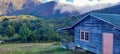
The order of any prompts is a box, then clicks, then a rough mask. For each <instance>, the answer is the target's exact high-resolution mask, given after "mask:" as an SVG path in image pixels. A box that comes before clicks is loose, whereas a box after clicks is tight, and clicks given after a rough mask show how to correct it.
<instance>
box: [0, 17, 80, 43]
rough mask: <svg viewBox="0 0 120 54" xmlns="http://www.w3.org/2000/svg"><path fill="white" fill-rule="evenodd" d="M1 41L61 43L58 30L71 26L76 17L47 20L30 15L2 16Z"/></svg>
mask: <svg viewBox="0 0 120 54" xmlns="http://www.w3.org/2000/svg"><path fill="white" fill-rule="evenodd" d="M0 18H1V21H0V40H2V41H5V42H10V43H11V42H12V43H13V42H15V43H20V42H22V43H24V42H53V41H60V39H61V37H60V35H59V32H58V29H59V28H63V27H67V26H71V25H72V24H73V23H75V22H76V21H77V19H78V18H76V17H69V18H63V19H58V20H46V19H43V18H37V17H34V16H30V15H20V16H1V17H0Z"/></svg>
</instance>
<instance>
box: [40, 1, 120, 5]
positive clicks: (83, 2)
mask: <svg viewBox="0 0 120 54" xmlns="http://www.w3.org/2000/svg"><path fill="white" fill-rule="evenodd" d="M40 1H42V2H43V3H45V2H49V1H58V2H61V3H69V4H73V5H77V6H85V5H95V4H103V3H116V2H120V0H40Z"/></svg>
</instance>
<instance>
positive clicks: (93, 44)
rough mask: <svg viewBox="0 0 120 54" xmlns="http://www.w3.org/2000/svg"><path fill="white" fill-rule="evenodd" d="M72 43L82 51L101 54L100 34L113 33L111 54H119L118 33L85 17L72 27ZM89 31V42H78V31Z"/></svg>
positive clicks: (107, 25) (108, 26) (119, 38)
mask: <svg viewBox="0 0 120 54" xmlns="http://www.w3.org/2000/svg"><path fill="white" fill-rule="evenodd" d="M74 29H75V30H74V42H75V44H76V45H78V46H80V47H81V48H83V49H86V50H88V51H91V52H94V53H96V54H102V33H103V32H108V33H113V34H114V37H113V54H120V43H119V42H120V31H119V30H117V29H115V27H114V26H113V25H110V24H108V23H106V22H104V21H102V20H100V19H97V18H95V17H93V16H90V15H89V16H87V18H85V19H83V20H82V21H81V22H80V23H79V24H77V25H76V26H75V27H74ZM81 30H82V31H89V32H90V33H89V42H85V41H82V40H80V31H81Z"/></svg>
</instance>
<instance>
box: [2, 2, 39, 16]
mask: <svg viewBox="0 0 120 54" xmlns="http://www.w3.org/2000/svg"><path fill="white" fill-rule="evenodd" d="M38 4H40V1H38V0H0V15H2V14H6V13H11V12H14V11H16V10H22V9H24V8H28V7H31V6H34V5H38Z"/></svg>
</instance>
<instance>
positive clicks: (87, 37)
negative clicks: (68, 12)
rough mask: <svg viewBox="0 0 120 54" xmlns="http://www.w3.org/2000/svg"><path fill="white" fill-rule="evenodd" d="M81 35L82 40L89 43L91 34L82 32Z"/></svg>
mask: <svg viewBox="0 0 120 54" xmlns="http://www.w3.org/2000/svg"><path fill="white" fill-rule="evenodd" d="M80 34H81V35H80V39H81V40H85V41H89V32H88V31H81V32H80Z"/></svg>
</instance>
